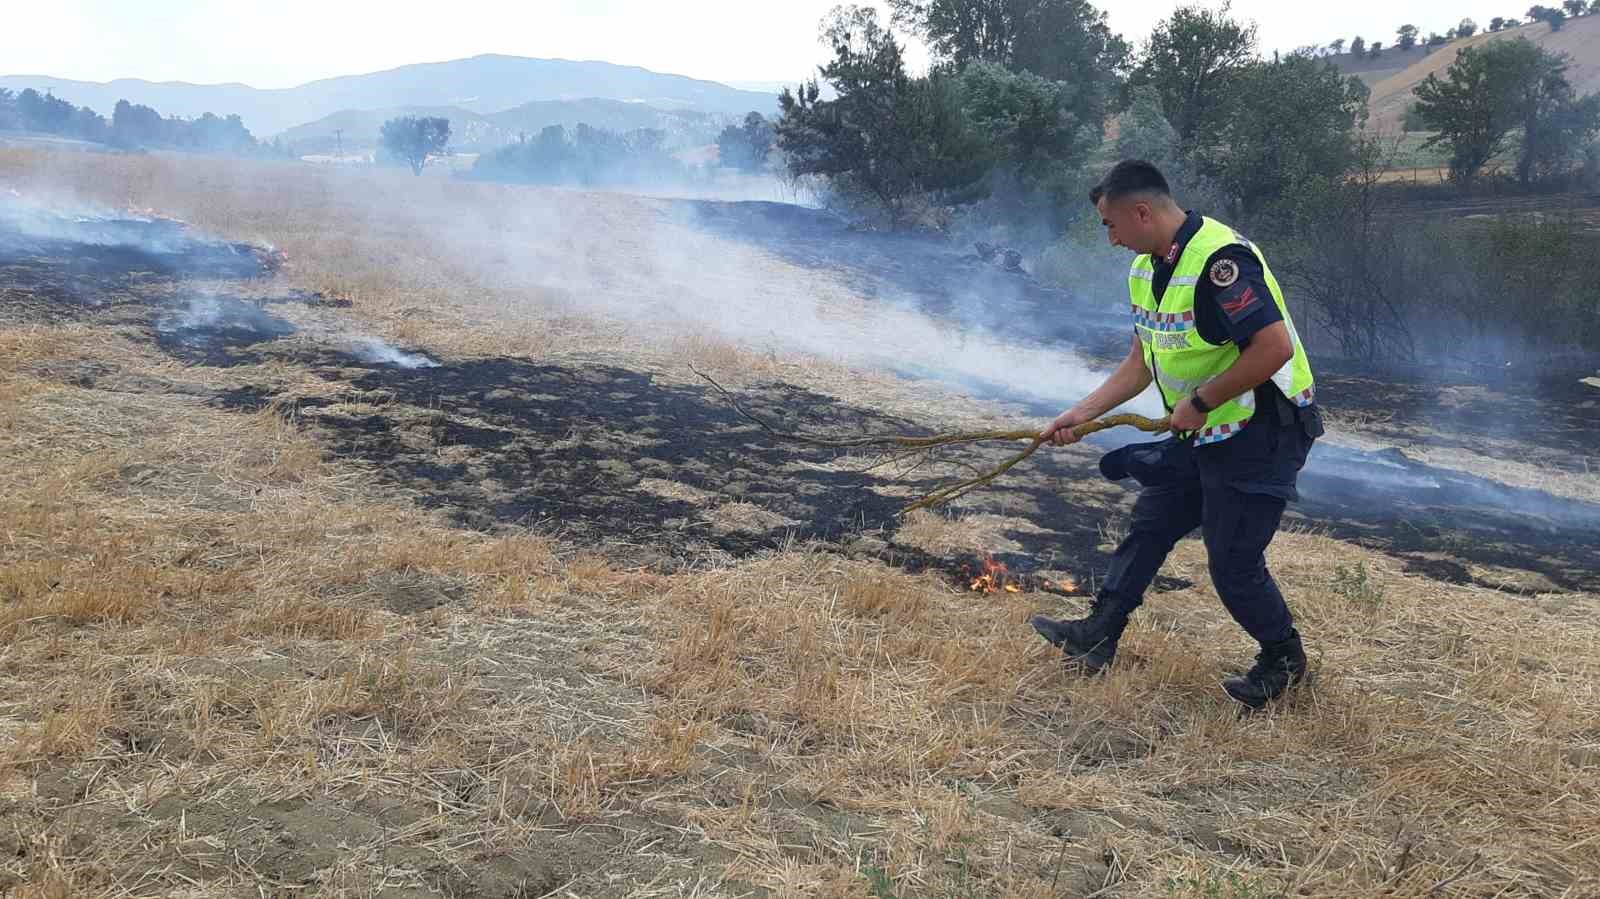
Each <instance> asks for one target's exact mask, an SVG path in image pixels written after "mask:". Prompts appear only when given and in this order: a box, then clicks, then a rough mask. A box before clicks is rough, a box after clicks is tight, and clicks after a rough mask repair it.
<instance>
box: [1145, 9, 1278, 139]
mask: <svg viewBox="0 0 1600 899" xmlns="http://www.w3.org/2000/svg"><path fill="white" fill-rule="evenodd" d="M1229 13H1230V7H1229V5H1228V4H1227V3H1223V4H1222V6H1221V7H1220V8H1219V9H1215V10H1212V9H1207V8H1205V7H1200V6H1185V7H1180V8H1178V9H1177V10H1175V11H1174V12H1173V14H1172V16H1171V18H1168V19H1163V20H1162V21H1160V22H1158V23H1157V24H1156V27H1155V31H1153V32H1152V33H1151V35H1150V39H1149V41H1148V42H1146V44H1145V46H1144V49H1143V52H1142V53H1141V54H1140V57H1139V61H1138V64H1137V65H1136V66H1135V67H1134V71H1133V80H1132V83H1133V84H1134V85H1136V86H1137V85H1149V86H1150V87H1153V88H1154V89H1155V91H1156V94H1157V95H1158V96H1160V97H1161V108H1162V110H1163V112H1164V113H1165V115H1166V117H1167V120H1168V121H1170V122H1171V123H1172V126H1173V127H1174V128H1176V129H1177V130H1178V136H1179V138H1181V139H1182V140H1183V142H1184V144H1185V145H1186V146H1189V147H1196V148H1198V146H1199V145H1200V143H1202V141H1201V133H1202V131H1204V132H1206V133H1208V134H1210V133H1214V131H1215V127H1216V123H1217V122H1219V121H1221V120H1223V119H1224V118H1226V117H1227V106H1228V105H1229V103H1230V102H1232V101H1233V100H1234V99H1236V98H1237V92H1236V91H1235V83H1236V81H1237V79H1238V77H1239V75H1240V74H1241V73H1243V72H1244V70H1245V69H1246V68H1248V67H1249V66H1250V65H1251V63H1253V62H1254V61H1255V54H1256V27H1255V25H1254V24H1245V23H1243V22H1239V21H1238V20H1235V19H1234V18H1232V16H1231V15H1230V14H1229Z"/></svg>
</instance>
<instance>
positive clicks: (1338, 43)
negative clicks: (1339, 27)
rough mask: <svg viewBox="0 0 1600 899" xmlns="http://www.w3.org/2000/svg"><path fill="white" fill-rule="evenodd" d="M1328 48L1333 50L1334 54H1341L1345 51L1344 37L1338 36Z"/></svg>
mask: <svg viewBox="0 0 1600 899" xmlns="http://www.w3.org/2000/svg"><path fill="white" fill-rule="evenodd" d="M1328 49H1329V50H1332V51H1333V55H1335V56H1338V55H1339V54H1341V53H1343V52H1344V38H1342V37H1341V38H1338V39H1336V40H1335V41H1333V42H1332V43H1330V44H1329V45H1328Z"/></svg>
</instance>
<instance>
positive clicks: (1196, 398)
mask: <svg viewBox="0 0 1600 899" xmlns="http://www.w3.org/2000/svg"><path fill="white" fill-rule="evenodd" d="M1189 405H1191V406H1193V407H1194V408H1195V411H1196V412H1199V413H1200V414H1202V415H1209V414H1211V410H1212V409H1214V408H1216V407H1215V406H1212V405H1211V404H1210V403H1208V402H1206V401H1205V398H1204V397H1202V396H1201V395H1200V391H1198V390H1196V391H1195V392H1194V393H1191V394H1189Z"/></svg>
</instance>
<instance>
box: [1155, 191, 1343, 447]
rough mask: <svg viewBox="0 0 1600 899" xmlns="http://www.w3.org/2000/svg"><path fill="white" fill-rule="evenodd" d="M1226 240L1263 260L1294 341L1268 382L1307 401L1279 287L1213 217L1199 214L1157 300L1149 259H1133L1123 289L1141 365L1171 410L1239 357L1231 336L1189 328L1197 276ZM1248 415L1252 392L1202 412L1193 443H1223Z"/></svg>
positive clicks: (1310, 392)
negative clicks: (1213, 339) (1220, 339)
mask: <svg viewBox="0 0 1600 899" xmlns="http://www.w3.org/2000/svg"><path fill="white" fill-rule="evenodd" d="M1232 244H1239V245H1242V246H1244V247H1246V248H1248V249H1249V250H1250V251H1251V252H1252V253H1254V254H1255V256H1256V259H1257V260H1258V261H1259V262H1260V263H1261V268H1262V271H1263V273H1264V274H1265V281H1266V283H1267V289H1268V290H1269V291H1270V292H1271V294H1272V300H1273V302H1274V303H1276V304H1277V306H1278V312H1279V314H1281V315H1282V316H1283V322H1284V326H1285V327H1286V328H1287V329H1288V331H1289V338H1290V341H1291V343H1292V344H1293V346H1294V355H1293V356H1292V357H1291V358H1290V360H1289V361H1288V362H1286V363H1285V364H1284V365H1283V367H1282V368H1280V369H1279V370H1278V371H1276V372H1274V373H1273V375H1272V382H1273V383H1274V384H1275V385H1277V387H1278V389H1279V390H1280V391H1282V392H1283V395H1284V396H1285V397H1288V398H1289V399H1290V400H1291V401H1292V402H1294V403H1295V404H1296V405H1299V406H1309V405H1311V403H1312V402H1313V399H1314V397H1315V395H1316V391H1315V385H1314V379H1313V378H1312V376H1311V366H1310V363H1309V362H1308V360H1307V358H1306V353H1305V348H1304V347H1303V346H1302V345H1301V343H1300V334H1299V332H1298V331H1296V330H1295V326H1294V321H1293V320H1292V319H1291V318H1290V316H1289V309H1288V307H1287V306H1286V305H1285V304H1284V301H1283V290H1282V288H1280V287H1279V286H1278V281H1277V279H1276V278H1275V277H1273V274H1272V270H1271V269H1270V268H1268V267H1267V261H1266V258H1265V257H1264V256H1262V254H1261V250H1260V249H1259V248H1257V247H1256V246H1255V245H1254V244H1252V243H1250V242H1249V241H1247V240H1245V239H1244V238H1242V237H1240V236H1239V235H1238V234H1235V233H1234V231H1233V229H1232V228H1229V227H1228V226H1227V225H1224V224H1222V223H1221V222H1218V221H1216V220H1214V219H1209V218H1208V219H1204V220H1203V221H1202V224H1201V226H1200V230H1199V231H1197V232H1196V233H1195V235H1194V236H1193V237H1191V238H1190V239H1189V243H1188V244H1187V245H1186V246H1185V247H1184V248H1183V255H1182V256H1180V257H1179V258H1178V261H1177V264H1176V265H1175V266H1173V273H1172V278H1171V280H1169V281H1168V283H1167V289H1166V290H1165V292H1163V293H1162V295H1161V299H1160V301H1159V302H1158V301H1157V300H1156V298H1155V284H1154V281H1155V265H1154V262H1153V260H1152V259H1151V258H1150V256H1149V255H1148V254H1145V255H1141V256H1139V257H1137V258H1135V259H1134V261H1133V266H1132V267H1131V269H1130V270H1129V272H1128V291H1129V294H1130V296H1131V297H1132V301H1133V302H1132V307H1133V324H1134V331H1135V332H1136V333H1137V334H1138V335H1139V340H1140V344H1141V346H1142V347H1143V349H1144V357H1145V367H1146V368H1148V369H1150V371H1151V372H1152V374H1153V375H1154V377H1155V379H1156V383H1157V386H1158V387H1159V389H1160V391H1161V398H1162V401H1163V402H1164V403H1165V404H1166V406H1167V408H1168V409H1172V408H1173V407H1175V406H1177V404H1178V403H1179V402H1181V401H1183V399H1184V398H1186V397H1188V396H1189V395H1190V394H1192V393H1194V391H1195V389H1196V388H1198V387H1199V386H1200V385H1202V384H1204V383H1206V382H1207V381H1210V380H1211V379H1213V378H1215V377H1216V376H1218V375H1220V374H1222V373H1223V372H1224V371H1227V370H1228V368H1229V367H1230V366H1232V365H1233V363H1234V362H1235V361H1236V360H1237V359H1238V358H1239V348H1238V347H1237V346H1235V345H1234V344H1233V342H1232V341H1226V342H1224V343H1222V344H1211V343H1207V342H1206V340H1205V339H1204V338H1203V337H1201V336H1200V332H1199V331H1198V330H1197V329H1196V328H1195V316H1194V301H1195V288H1196V286H1197V285H1198V284H1199V283H1200V279H1201V278H1203V277H1206V276H1207V273H1206V271H1205V267H1206V263H1207V262H1208V261H1209V260H1210V258H1211V256H1212V254H1214V253H1216V252H1217V251H1218V250H1221V249H1222V248H1224V247H1226V246H1229V245H1232ZM1254 414H1255V394H1254V392H1253V391H1248V390H1247V391H1245V392H1244V393H1242V394H1240V395H1239V396H1237V397H1234V398H1233V399H1231V400H1229V401H1227V402H1225V403H1222V404H1221V405H1219V406H1217V407H1216V408H1214V409H1213V410H1212V411H1211V412H1210V413H1208V414H1207V415H1206V423H1205V427H1204V428H1202V429H1201V430H1200V431H1199V432H1198V433H1197V434H1196V435H1195V443H1196V445H1200V444H1206V443H1217V442H1219V441H1223V440H1227V439H1228V438H1229V437H1232V436H1234V435H1236V434H1238V433H1239V431H1240V430H1241V429H1242V428H1243V427H1244V426H1245V424H1246V423H1248V422H1249V420H1250V418H1251V417H1252V416H1253V415H1254Z"/></svg>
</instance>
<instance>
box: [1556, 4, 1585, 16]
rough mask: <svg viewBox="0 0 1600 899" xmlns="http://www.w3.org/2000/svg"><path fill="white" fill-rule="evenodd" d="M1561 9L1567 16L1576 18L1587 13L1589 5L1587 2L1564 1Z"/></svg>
mask: <svg viewBox="0 0 1600 899" xmlns="http://www.w3.org/2000/svg"><path fill="white" fill-rule="evenodd" d="M1561 8H1562V9H1565V10H1566V11H1567V15H1569V16H1573V17H1577V16H1581V15H1583V14H1584V13H1586V12H1588V11H1589V3H1588V0H1566V2H1564V3H1562V4H1561Z"/></svg>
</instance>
